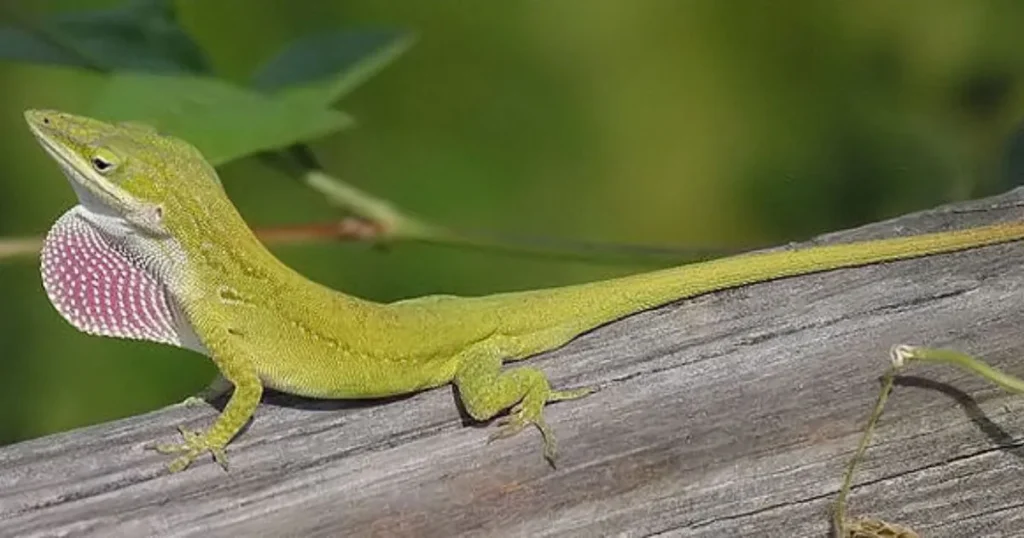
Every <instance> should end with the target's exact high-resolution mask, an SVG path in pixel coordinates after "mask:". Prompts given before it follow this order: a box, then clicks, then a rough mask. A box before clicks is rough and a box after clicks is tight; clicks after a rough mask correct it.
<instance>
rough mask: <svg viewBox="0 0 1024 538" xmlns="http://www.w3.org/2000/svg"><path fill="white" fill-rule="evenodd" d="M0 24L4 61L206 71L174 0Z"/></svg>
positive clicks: (145, 0) (135, 1)
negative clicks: (8, 24) (179, 21)
mask: <svg viewBox="0 0 1024 538" xmlns="http://www.w3.org/2000/svg"><path fill="white" fill-rule="evenodd" d="M6 11H8V14H9V15H11V16H12V17H13V18H15V19H16V20H17V21H18V23H19V24H18V26H11V27H4V28H0V59H6V60H14V61H21V62H29V63H45V64H56V65H65V66H71V67H81V68H85V69H91V70H94V71H103V72H109V71H114V70H121V71H143V72H150V73H205V72H208V71H209V69H210V68H209V63H208V62H207V59H206V56H205V55H204V54H203V51H202V49H201V48H200V47H199V45H197V44H196V43H195V42H194V41H193V40H192V38H191V37H190V36H189V35H188V34H187V33H186V32H185V31H184V30H183V29H182V28H181V26H180V25H178V22H177V18H176V13H175V9H174V2H173V1H172V0H130V1H129V2H126V3H125V5H123V6H120V7H117V8H114V9H107V10H97V11H80V12H68V13H58V14H56V15H53V16H51V17H48V18H46V19H43V20H39V21H33V20H30V19H29V18H28V17H26V16H23V15H20V14H18V13H9V12H10V11H11V8H7V10H6Z"/></svg>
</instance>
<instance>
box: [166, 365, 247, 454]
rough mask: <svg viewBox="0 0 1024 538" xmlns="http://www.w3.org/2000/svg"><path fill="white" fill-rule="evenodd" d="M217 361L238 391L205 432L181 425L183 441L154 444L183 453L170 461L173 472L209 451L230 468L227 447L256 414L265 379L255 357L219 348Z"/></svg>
mask: <svg viewBox="0 0 1024 538" xmlns="http://www.w3.org/2000/svg"><path fill="white" fill-rule="evenodd" d="M213 361H214V363H216V365H217V368H218V369H219V370H220V373H221V375H222V376H223V378H224V379H225V380H226V381H228V382H230V383H231V384H232V385H234V386H235V391H234V392H233V393H232V394H231V399H230V400H228V404H227V406H225V407H224V411H222V412H221V414H220V416H218V417H217V420H216V421H214V423H213V425H212V426H210V427H209V428H208V429H207V430H206V431H205V432H204V431H194V430H189V429H187V428H185V427H184V426H179V427H178V430H179V431H180V432H181V436H182V438H183V439H184V442H183V443H179V444H161V445H157V446H155V447H153V448H154V449H155V450H156V451H157V452H160V453H162V454H180V455H179V456H178V457H177V458H175V459H174V460H172V461H171V463H170V464H169V465H168V469H169V470H170V471H171V472H172V473H176V472H178V471H183V470H185V469H186V468H188V466H189V465H191V464H192V462H193V461H195V460H196V458H198V457H199V456H201V455H202V454H203V453H204V452H206V451H209V452H210V453H211V454H213V458H214V460H216V461H217V463H219V464H220V465H221V467H223V468H224V470H227V468H228V460H227V455H226V454H225V451H224V449H225V447H226V446H227V444H228V443H229V442H230V441H231V439H233V438H234V437H235V435H237V434H238V432H239V430H241V429H242V427H243V426H245V424H246V423H247V422H249V419H250V418H252V415H253V413H254V412H255V410H256V406H257V405H259V403H260V398H261V397H262V395H263V383H262V382H260V378H259V376H258V375H257V374H256V369H255V368H254V367H253V364H252V361H250V360H249V359H248V356H247V355H246V354H244V352H241V351H235V352H234V353H223V352H221V353H216V352H215V353H213Z"/></svg>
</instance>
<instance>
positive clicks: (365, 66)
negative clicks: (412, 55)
mask: <svg viewBox="0 0 1024 538" xmlns="http://www.w3.org/2000/svg"><path fill="white" fill-rule="evenodd" d="M413 41H414V39H413V37H412V35H410V34H408V33H406V32H400V31H395V30H362V31H345V32H333V33H328V34H321V35H313V36H308V37H304V38H300V39H298V40H296V41H294V42H292V43H291V44H289V45H288V46H286V47H285V48H284V49H283V50H281V52H279V53H278V54H277V55H276V56H274V57H273V58H271V59H270V60H269V61H267V63H266V64H264V65H263V67H262V68H260V69H259V70H257V71H256V73H254V74H253V76H252V82H251V84H252V86H253V87H254V88H257V89H259V90H263V91H266V92H274V93H278V94H289V95H290V96H292V97H294V98H296V99H298V100H300V101H309V102H317V103H319V104H320V105H321V106H324V107H326V106H330V105H331V104H333V103H335V102H336V101H338V100H339V99H340V98H341V97H342V96H344V95H345V94H347V93H348V92H350V91H352V90H353V89H354V88H356V87H357V86H359V85H360V84H362V83H363V82H365V81H366V80H367V79H369V78H370V77H371V76H373V75H375V74H376V73H377V72H378V71H380V70H381V69H383V68H384V67H385V66H386V65H387V64H389V63H390V62H391V61H393V60H394V59H396V58H398V56H400V55H401V54H402V53H403V52H405V51H406V50H408V49H409V47H410V46H411V45H412V43H413Z"/></svg>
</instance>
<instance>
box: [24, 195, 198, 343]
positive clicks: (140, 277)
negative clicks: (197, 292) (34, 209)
mask: <svg viewBox="0 0 1024 538" xmlns="http://www.w3.org/2000/svg"><path fill="white" fill-rule="evenodd" d="M80 209H81V208H75V209H72V210H71V211H68V212H67V213H65V214H64V215H63V216H61V218H60V219H59V220H58V221H57V222H56V223H55V224H54V225H53V228H51V229H50V232H49V234H47V236H46V241H45V242H44V243H43V251H42V255H41V258H42V260H41V268H42V275H43V287H44V288H45V289H46V294H47V296H49V298H50V302H51V303H53V306H54V307H55V308H56V309H57V311H58V312H60V314H61V315H62V316H63V317H64V319H66V320H67V321H68V322H69V323H71V325H74V326H75V327H76V328H77V329H79V330H81V331H84V332H87V333H90V334H96V335H102V336H113V337H117V338H131V339H135V340H150V341H153V342H163V343H167V344H174V345H180V339H179V337H178V333H177V331H176V330H175V323H174V316H173V314H172V313H171V307H170V303H169V301H168V298H167V290H166V289H165V288H164V287H163V286H162V285H161V284H160V283H159V282H158V281H157V280H156V279H155V278H154V277H153V276H152V275H151V274H150V273H149V272H147V271H146V270H145V268H143V267H142V265H141V264H140V263H138V261H137V260H136V259H135V258H134V257H132V256H131V255H129V254H128V253H126V252H125V249H123V248H119V246H118V245H116V244H114V243H112V242H111V241H109V240H108V239H106V238H105V237H104V236H103V235H101V234H100V232H99V231H97V230H96V229H95V228H94V227H93V225H92V224H90V223H89V222H87V221H86V220H85V219H84V218H83V217H82V216H81V215H80V214H79V212H78V210H80Z"/></svg>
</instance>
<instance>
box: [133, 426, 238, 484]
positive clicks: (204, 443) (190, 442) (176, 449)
mask: <svg viewBox="0 0 1024 538" xmlns="http://www.w3.org/2000/svg"><path fill="white" fill-rule="evenodd" d="M178 431H180V432H181V437H182V439H184V441H185V442H183V443H180V444H159V445H156V446H153V447H150V448H152V449H153V450H156V451H157V452H159V453H161V454H181V455H180V456H178V457H177V458H174V459H173V460H172V461H171V463H170V464H168V466H167V469H168V470H169V471H170V472H172V473H177V472H179V471H184V470H185V469H187V468H188V466H189V465H192V462H194V461H195V460H196V458H198V457H199V456H201V455H203V452H206V451H209V452H210V453H211V454H213V459H214V460H215V461H216V462H217V463H219V464H220V466H221V467H223V468H224V470H225V471H226V470H228V458H227V455H226V454H225V453H224V446H223V445H219V446H218V445H216V444H214V443H211V442H210V441H209V440H208V438H207V436H206V434H205V433H203V432H201V431H194V430H189V429H187V428H185V427H184V426H178Z"/></svg>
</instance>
